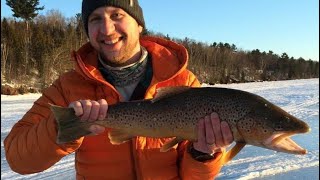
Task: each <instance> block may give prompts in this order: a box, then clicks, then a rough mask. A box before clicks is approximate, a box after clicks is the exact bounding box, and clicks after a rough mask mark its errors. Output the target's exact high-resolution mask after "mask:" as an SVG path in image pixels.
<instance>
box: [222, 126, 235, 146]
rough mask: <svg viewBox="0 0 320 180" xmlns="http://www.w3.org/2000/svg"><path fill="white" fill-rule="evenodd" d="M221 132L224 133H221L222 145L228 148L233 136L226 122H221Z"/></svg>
mask: <svg viewBox="0 0 320 180" xmlns="http://www.w3.org/2000/svg"><path fill="white" fill-rule="evenodd" d="M221 131H222V132H224V133H222V136H223V141H224V144H225V146H228V145H229V144H231V143H232V141H233V135H232V131H231V129H230V127H229V124H228V123H227V122H225V121H222V122H221Z"/></svg>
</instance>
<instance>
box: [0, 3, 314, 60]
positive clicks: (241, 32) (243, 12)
mask: <svg viewBox="0 0 320 180" xmlns="http://www.w3.org/2000/svg"><path fill="white" fill-rule="evenodd" d="M139 2H140V6H141V7H142V8H143V12H144V17H145V21H146V26H147V28H148V29H150V30H152V31H155V32H161V33H163V34H168V35H169V36H171V37H176V38H185V37H188V38H191V39H195V40H197V41H201V42H206V43H213V42H223V43H230V44H235V45H236V46H237V47H238V48H239V49H242V50H249V51H250V50H253V49H259V50H260V51H266V52H268V51H269V50H272V51H273V52H274V53H276V54H279V55H281V54H282V53H283V52H286V53H287V54H288V55H289V57H294V58H299V57H302V58H304V59H306V60H308V59H312V60H317V61H319V1H318V0H241V1H239V0H222V1H218V0H193V1H192V0H159V1H154V0H139ZM40 5H44V6H45V9H44V10H43V11H41V12H40V14H45V13H46V11H47V10H50V9H55V10H59V11H60V12H61V13H62V14H63V15H64V16H65V17H72V16H75V14H76V13H80V12H81V0H40ZM11 16H12V12H11V10H10V8H9V7H8V6H7V5H6V4H5V0H1V17H11Z"/></svg>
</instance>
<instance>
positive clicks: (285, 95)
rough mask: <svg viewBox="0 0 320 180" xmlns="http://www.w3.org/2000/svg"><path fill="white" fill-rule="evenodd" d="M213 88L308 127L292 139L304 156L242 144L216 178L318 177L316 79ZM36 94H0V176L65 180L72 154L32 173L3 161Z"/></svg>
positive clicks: (71, 172) (71, 168)
mask: <svg viewBox="0 0 320 180" xmlns="http://www.w3.org/2000/svg"><path fill="white" fill-rule="evenodd" d="M203 86H206V85H203ZM215 87H228V88H234V89H241V90H245V91H249V92H252V93H255V94H258V95H260V96H262V97H264V98H266V99H268V100H269V101H271V102H273V103H275V104H277V105H278V106H280V107H282V108H283V109H284V110H286V111H288V112H289V113H290V114H292V115H294V116H296V117H298V118H300V119H302V120H303V121H305V122H307V123H308V124H309V125H310V127H311V129H312V130H311V132H310V133H308V134H303V135H297V136H294V137H293V138H292V139H294V140H295V141H296V142H297V143H298V144H299V145H301V146H302V147H304V148H306V149H307V150H308V153H307V154H306V155H304V156H301V155H292V154H285V153H277V152H274V151H271V150H267V149H263V148H259V147H254V146H246V147H245V148H244V149H243V150H242V151H241V152H240V153H239V154H238V155H237V156H236V157H235V158H234V159H233V160H232V161H231V162H229V164H227V165H226V166H224V167H223V168H222V171H221V173H220V174H219V177H217V179H218V180H225V179H241V180H246V179H264V180H267V179H268V180H269V179H272V180H280V179H281V180H291V179H319V169H318V168H319V79H307V80H290V81H274V82H256V83H245V84H229V85H220V84H218V85H215ZM39 96H40V94H29V95H18V96H4V95H1V179H63V180H68V179H74V178H75V170H74V156H73V154H71V155H69V156H66V157H64V158H63V159H62V160H61V161H60V162H58V163H57V164H55V165H54V166H53V167H51V168H49V169H48V170H46V171H43V172H41V173H37V174H32V175H19V174H17V173H15V172H13V171H11V169H10V167H9V166H8V164H7V161H6V159H5V154H4V147H3V140H4V138H5V137H6V136H7V134H8V133H9V131H10V129H11V128H12V126H13V125H14V123H15V122H16V121H17V120H19V119H20V118H21V117H22V116H23V114H24V113H25V112H26V111H27V110H28V109H29V108H30V107H31V106H32V103H33V102H34V101H35V100H36V99H37V98H38V97H39Z"/></svg>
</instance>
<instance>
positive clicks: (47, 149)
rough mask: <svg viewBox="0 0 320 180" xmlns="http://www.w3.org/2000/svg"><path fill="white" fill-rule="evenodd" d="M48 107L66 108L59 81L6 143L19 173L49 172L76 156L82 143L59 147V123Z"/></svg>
mask: <svg viewBox="0 0 320 180" xmlns="http://www.w3.org/2000/svg"><path fill="white" fill-rule="evenodd" d="M48 103H51V104H56V105H60V106H67V102H66V100H65V98H64V96H63V93H62V89H61V84H60V81H59V80H57V81H55V82H54V83H53V85H51V86H50V87H49V88H47V89H46V90H45V91H44V92H43V93H42V96H41V97H40V98H39V99H38V100H37V101H35V102H34V105H33V106H32V108H31V109H30V110H29V111H28V112H27V113H26V114H25V115H24V116H23V117H22V119H21V120H19V121H18V122H17V123H16V124H15V125H14V126H13V127H12V129H11V131H10V132H9V134H8V136H7V137H6V138H5V140H4V148H5V155H6V159H7V162H8V164H9V166H10V167H11V169H12V170H13V171H15V172H17V173H20V174H31V173H36V172H41V171H44V170H46V169H48V168H49V167H51V166H52V165H54V164H55V163H56V162H58V161H59V160H60V159H61V158H62V157H64V156H66V155H68V154H70V153H72V152H74V151H75V150H76V149H77V148H78V147H79V146H80V144H81V142H82V140H83V138H80V139H78V140H76V141H74V142H71V143H66V144H63V145H58V144H56V136H57V131H56V122H55V119H54V117H53V114H52V113H51V110H50V107H49V106H50V105H49V104H48Z"/></svg>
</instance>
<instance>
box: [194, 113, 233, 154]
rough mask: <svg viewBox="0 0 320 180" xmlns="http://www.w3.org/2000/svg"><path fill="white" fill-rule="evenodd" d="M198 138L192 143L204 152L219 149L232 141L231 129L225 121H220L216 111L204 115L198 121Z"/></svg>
mask: <svg viewBox="0 0 320 180" xmlns="http://www.w3.org/2000/svg"><path fill="white" fill-rule="evenodd" d="M197 130H198V140H197V142H194V143H193V146H194V148H195V149H197V150H198V151H201V152H205V153H213V152H218V151H221V149H222V148H224V147H226V146H228V145H229V144H231V143H232V141H233V135H232V131H231V129H230V127H229V125H228V123H227V122H225V121H222V122H220V119H219V117H218V114H217V113H212V114H211V115H210V116H206V117H204V119H201V120H200V121H199V123H198V129H197Z"/></svg>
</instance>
